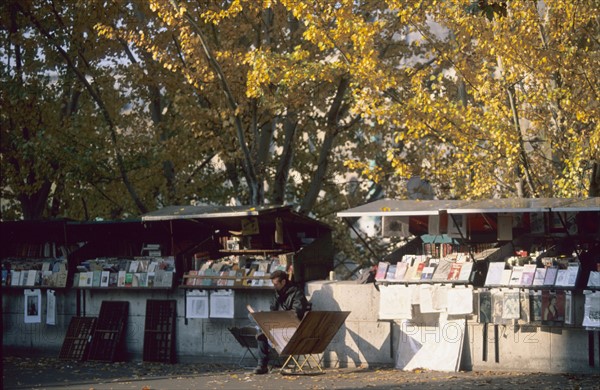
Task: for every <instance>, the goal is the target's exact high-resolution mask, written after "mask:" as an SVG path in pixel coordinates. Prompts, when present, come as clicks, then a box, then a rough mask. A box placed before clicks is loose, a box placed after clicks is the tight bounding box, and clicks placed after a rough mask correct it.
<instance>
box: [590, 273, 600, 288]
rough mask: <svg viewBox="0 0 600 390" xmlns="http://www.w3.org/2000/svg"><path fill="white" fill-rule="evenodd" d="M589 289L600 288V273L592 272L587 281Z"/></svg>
mask: <svg viewBox="0 0 600 390" xmlns="http://www.w3.org/2000/svg"><path fill="white" fill-rule="evenodd" d="M587 287H588V288H598V287H600V271H591V272H590V276H589V278H588V281H587Z"/></svg>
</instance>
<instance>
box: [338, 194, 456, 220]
mask: <svg viewBox="0 0 600 390" xmlns="http://www.w3.org/2000/svg"><path fill="white" fill-rule="evenodd" d="M466 203H467V201H464V200H397V199H389V198H386V199H381V200H376V201H374V202H370V203H367V204H364V205H362V206H358V207H354V208H351V209H348V210H345V211H341V212H339V213H337V216H338V217H342V218H348V217H384V216H386V217H392V216H419V215H439V214H440V213H441V212H443V211H445V210H448V209H451V208H456V207H459V206H461V205H463V204H466Z"/></svg>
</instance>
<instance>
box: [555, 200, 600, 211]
mask: <svg viewBox="0 0 600 390" xmlns="http://www.w3.org/2000/svg"><path fill="white" fill-rule="evenodd" d="M552 211H557V212H564V211H566V212H579V211H598V212H600V198H583V199H575V200H574V199H571V202H568V203H564V204H561V205H560V206H555V207H552Z"/></svg>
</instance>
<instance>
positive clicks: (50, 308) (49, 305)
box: [46, 290, 56, 325]
mask: <svg viewBox="0 0 600 390" xmlns="http://www.w3.org/2000/svg"><path fill="white" fill-rule="evenodd" d="M46 324H48V325H56V295H55V291H54V290H48V291H47V292H46Z"/></svg>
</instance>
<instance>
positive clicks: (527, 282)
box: [519, 264, 537, 287]
mask: <svg viewBox="0 0 600 390" xmlns="http://www.w3.org/2000/svg"><path fill="white" fill-rule="evenodd" d="M536 269H537V268H536V265H535V264H525V265H524V266H523V273H522V274H521V280H520V282H519V285H520V286H523V287H529V286H531V285H532V284H533V279H534V278H535V270H536Z"/></svg>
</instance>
